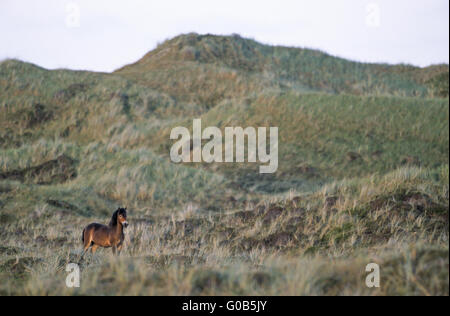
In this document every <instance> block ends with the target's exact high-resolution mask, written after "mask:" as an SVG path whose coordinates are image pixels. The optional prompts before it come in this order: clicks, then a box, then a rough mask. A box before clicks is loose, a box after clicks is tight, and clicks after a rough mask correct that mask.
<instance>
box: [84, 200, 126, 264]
mask: <svg viewBox="0 0 450 316" xmlns="http://www.w3.org/2000/svg"><path fill="white" fill-rule="evenodd" d="M124 227H128V222H127V209H126V208H120V207H119V208H118V209H117V211H115V212H114V214H113V216H112V218H111V221H110V222H109V225H108V226H106V225H102V224H97V223H92V224H89V225H88V226H86V228H85V229H83V236H82V237H81V240H82V241H83V245H84V251H83V254H82V255H81V258H83V256H84V254H85V253H86V252H87V251H88V249H89V247H91V252H92V253H95V251H96V250H97V248H98V247H104V248H110V247H112V251H113V254H116V250H118V251H119V254H120V252H121V250H122V246H123V240H124V239H125V235H124V233H123V228H124Z"/></svg>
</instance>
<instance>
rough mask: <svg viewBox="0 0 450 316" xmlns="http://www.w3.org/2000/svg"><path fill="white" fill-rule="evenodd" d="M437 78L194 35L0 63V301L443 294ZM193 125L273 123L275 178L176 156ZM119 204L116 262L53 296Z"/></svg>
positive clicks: (444, 80) (444, 198)
mask: <svg viewBox="0 0 450 316" xmlns="http://www.w3.org/2000/svg"><path fill="white" fill-rule="evenodd" d="M448 71H449V67H448V65H438V66H430V67H427V68H417V67H413V66H408V65H395V66H391V65H379V64H362V63H356V62H351V61H347V60H344V59H340V58H335V57H333V56H330V55H327V54H325V53H322V52H317V51H313V50H308V49H299V48H287V47H271V46H266V45H262V44H259V43H257V42H255V41H252V40H248V39H244V38H241V37H239V36H231V37H222V36H212V35H204V36H200V35H196V34H188V35H182V36H179V37H176V38H174V39H171V40H168V41H166V42H164V43H162V44H161V45H159V46H158V47H157V48H156V49H155V50H154V51H151V52H149V53H148V54H147V55H146V56H144V57H143V58H142V59H141V60H139V61H138V62H136V63H135V64H132V65H128V66H125V67H123V68H121V69H119V70H117V71H116V72H114V73H111V74H106V73H92V72H80V71H69V70H54V71H49V70H45V69H42V68H40V67H38V66H35V65H31V64H27V63H23V62H20V61H16V60H6V61H3V62H1V63H0V223H1V227H2V229H1V231H0V236H1V238H2V240H3V241H4V242H3V244H2V245H1V246H0V278H1V279H2V283H1V284H0V294H4V295H11V294H13V295H14V294H39V295H46V294H50V295H58V294H67V295H71V294H169V295H171V294H178V295H184V294H194V295H197V294H198V295H204V294H225V295H226V294H236V295H261V294H265V295H279V294H286V295H335V294H340V295H362V294H364V295H389V294H395V295H448V293H449V284H448V264H449V253H448V233H449V227H448V223H449V222H448V208H449V201H448V199H449V194H448V192H449V178H448V177H449V169H448V163H449V161H448V159H449V158H448V153H449V132H448V130H449V102H448ZM194 118H201V119H202V124H203V126H204V127H206V126H218V127H220V128H221V129H224V128H225V127H226V126H242V127H246V126H255V127H256V126H278V127H279V143H280V146H279V168H278V171H277V172H276V173H275V174H272V175H260V174H259V173H258V165H257V164H248V163H240V164H202V163H198V164H173V163H171V162H170V159H169V157H168V154H169V148H170V146H171V145H172V142H171V141H170V139H169V134H170V131H171V129H172V128H173V127H174V126H180V125H181V126H186V127H188V128H190V127H191V126H192V120H193V119H194ZM118 205H123V206H128V208H129V209H130V214H129V217H130V218H129V221H130V224H131V226H130V227H129V228H128V231H127V237H126V247H125V250H124V253H123V255H122V257H120V258H114V257H111V255H110V251H109V250H100V251H99V252H98V254H96V255H95V256H93V257H90V256H88V257H87V259H86V261H83V262H82V264H81V267H82V271H83V272H82V273H83V274H82V287H81V288H80V289H69V288H66V287H65V283H64V280H65V276H66V273H65V270H64V269H65V264H66V263H68V262H78V260H79V255H80V251H81V241H80V238H81V231H82V229H83V227H84V226H85V225H86V224H88V223H90V222H92V221H99V222H108V221H109V217H110V216H111V213H112V212H113V211H114V210H115V209H116V208H117V206H118ZM370 262H376V263H378V264H379V265H380V268H381V282H382V285H381V287H380V288H378V289H369V288H367V287H366V286H365V282H364V280H365V275H366V272H365V266H366V265H367V264H368V263H370Z"/></svg>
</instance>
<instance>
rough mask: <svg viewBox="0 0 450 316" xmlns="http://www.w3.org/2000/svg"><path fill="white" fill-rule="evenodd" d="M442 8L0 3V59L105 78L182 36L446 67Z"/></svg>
mask: <svg viewBox="0 0 450 316" xmlns="http://www.w3.org/2000/svg"><path fill="white" fill-rule="evenodd" d="M448 12H449V1H448V0H339V1H338V0H314V1H313V0H291V1H288V0H272V1H266V0H255V1H253V0H226V1H212V0H189V1H187V0H183V1H172V0H158V1H153V0H72V1H66V0H39V1H34V0H0V60H3V59H5V58H16V59H20V60H24V61H28V62H32V63H35V64H37V65H40V66H42V67H45V68H49V69H54V68H70V69H85V70H95V71H112V70H114V69H117V68H119V67H121V66H123V65H125V64H128V63H132V62H135V61H136V60H138V59H139V58H141V57H142V56H143V55H144V54H145V53H147V52H148V51H149V50H152V49H154V48H155V47H156V45H157V44H158V43H160V42H162V41H164V40H165V39H168V38H172V37H174V36H176V35H178V34H181V33H189V32H197V33H200V34H205V33H213V34H232V33H238V34H240V35H242V36H243V37H250V38H253V39H255V40H257V41H260V42H262V43H267V44H276V45H287V46H297V47H307V48H316V49H320V50H323V51H325V52H327V53H329V54H332V55H337V56H340V57H344V58H348V59H352V60H357V61H364V62H388V63H409V64H413V65H418V66H428V65H430V64H436V63H448V62H449V57H448V56H449V13H448Z"/></svg>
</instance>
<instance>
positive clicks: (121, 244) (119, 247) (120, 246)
mask: <svg viewBox="0 0 450 316" xmlns="http://www.w3.org/2000/svg"><path fill="white" fill-rule="evenodd" d="M122 247H123V243H120V245H118V246H117V250H118V251H119V256H120V253H121V252H122Z"/></svg>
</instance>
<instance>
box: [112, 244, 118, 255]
mask: <svg viewBox="0 0 450 316" xmlns="http://www.w3.org/2000/svg"><path fill="white" fill-rule="evenodd" d="M116 249H117V247H116V246H113V247H112V253H113V255H116Z"/></svg>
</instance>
